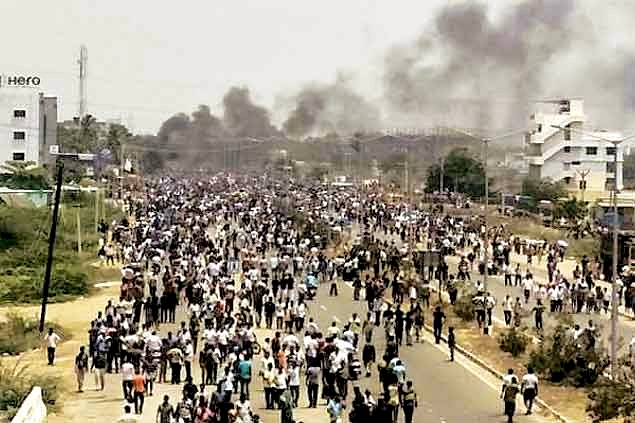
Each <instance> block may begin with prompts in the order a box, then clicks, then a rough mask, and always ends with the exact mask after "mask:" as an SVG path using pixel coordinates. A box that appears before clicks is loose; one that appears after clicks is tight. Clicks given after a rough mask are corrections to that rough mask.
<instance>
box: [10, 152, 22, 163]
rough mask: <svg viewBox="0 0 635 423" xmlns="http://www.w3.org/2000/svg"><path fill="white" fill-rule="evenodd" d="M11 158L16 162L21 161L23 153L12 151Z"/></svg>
mask: <svg viewBox="0 0 635 423" xmlns="http://www.w3.org/2000/svg"><path fill="white" fill-rule="evenodd" d="M13 160H15V161H16V162H23V161H24V153H13Z"/></svg>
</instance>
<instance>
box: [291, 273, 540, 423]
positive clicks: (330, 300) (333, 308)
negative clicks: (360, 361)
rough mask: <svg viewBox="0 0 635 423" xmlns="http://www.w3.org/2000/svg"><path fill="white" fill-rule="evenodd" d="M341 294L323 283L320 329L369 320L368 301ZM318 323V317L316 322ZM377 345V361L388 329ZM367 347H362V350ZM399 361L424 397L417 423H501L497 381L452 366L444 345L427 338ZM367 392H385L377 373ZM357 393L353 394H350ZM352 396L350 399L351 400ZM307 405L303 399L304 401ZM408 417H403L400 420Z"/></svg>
mask: <svg viewBox="0 0 635 423" xmlns="http://www.w3.org/2000/svg"><path fill="white" fill-rule="evenodd" d="M339 287H340V292H339V296H337V297H329V296H328V284H322V286H321V287H320V289H319V292H318V296H317V297H316V301H312V302H310V304H309V314H310V315H313V316H317V319H316V321H317V322H318V324H319V325H320V328H322V329H326V328H327V327H328V326H330V324H331V322H332V321H333V320H334V317H336V318H337V319H339V320H340V321H345V320H347V319H348V318H349V317H350V316H351V314H352V313H354V312H356V313H358V315H360V316H365V315H366V311H367V306H366V303H365V302H364V301H359V302H356V301H352V291H351V290H350V288H348V287H347V286H346V285H344V284H343V283H341V282H340V283H339ZM314 318H315V317H314ZM373 343H374V345H375V348H376V350H377V354H378V356H381V355H382V354H383V351H384V346H385V338H384V331H383V328H381V327H379V328H376V329H375V331H374V333H373ZM362 346H363V343H362V344H360V348H361V347H362ZM399 356H400V358H401V359H402V360H403V361H404V362H405V365H406V369H407V373H406V374H407V378H408V379H411V380H413V382H414V387H415V390H416V392H417V395H418V396H419V407H418V408H417V409H416V410H415V416H414V421H416V422H446V423H464V422H483V423H485V422H487V423H489V422H502V421H505V417H504V416H503V408H502V407H503V403H502V400H500V399H499V396H498V395H499V393H500V391H499V390H500V383H501V381H499V380H497V379H496V378H494V377H493V376H490V375H489V374H488V373H485V372H483V371H482V369H479V368H478V367H476V366H474V365H472V364H471V363H470V362H468V361H467V360H466V359H464V358H462V357H459V355H458V354H456V355H455V359H456V360H457V361H455V362H450V361H449V353H448V351H447V348H446V347H445V346H444V345H440V346H437V345H435V344H434V342H433V339H432V337H431V336H430V335H429V334H426V336H425V339H424V340H423V342H422V343H418V344H417V343H416V344H414V345H413V346H410V347H408V346H405V343H404V345H403V346H402V347H401V348H400V350H399ZM359 385H360V386H361V388H362V391H363V390H364V389H366V388H368V389H370V390H371V392H372V393H373V396H374V397H375V398H377V392H379V391H380V390H381V388H380V384H379V379H378V377H377V370H376V368H375V369H373V374H372V376H371V377H370V378H365V377H362V378H361V380H360V381H359ZM351 391H352V389H351ZM350 399H352V397H350V396H349V401H350ZM301 401H302V400H301ZM517 410H518V412H519V413H517V414H524V411H525V409H524V407H523V406H522V405H521V401H519V403H518V406H517ZM399 421H403V415H401V414H400V420H399ZM517 421H519V422H536V423H537V422H548V421H552V420H550V419H549V418H545V417H542V416H539V415H531V416H525V415H518V416H517Z"/></svg>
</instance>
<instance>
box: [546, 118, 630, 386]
mask: <svg viewBox="0 0 635 423" xmlns="http://www.w3.org/2000/svg"><path fill="white" fill-rule="evenodd" d="M551 127H552V128H556V129H559V130H561V131H572V132H577V133H579V134H582V135H587V136H590V137H592V138H595V139H598V140H600V141H604V142H608V143H611V144H612V145H613V148H614V149H615V154H614V155H613V166H615V173H614V175H613V176H614V178H613V181H614V182H613V187H612V194H613V259H612V261H613V263H612V264H613V266H612V267H613V281H612V283H611V350H610V359H611V377H612V378H613V379H615V377H616V376H617V371H618V359H617V353H618V349H619V348H618V341H619V331H618V329H619V328H618V319H619V311H618V310H619V306H620V287H619V284H618V279H619V276H620V274H619V268H618V262H619V249H618V238H619V232H620V231H619V225H620V221H619V215H618V211H619V207H618V198H617V194H618V192H619V186H618V185H617V156H618V146H619V145H620V144H622V143H623V142H624V141H626V140H629V139H631V138H635V135H631V136H628V137H623V138H620V139H608V138H604V137H601V136H598V135H597V134H594V133H589V132H586V131H581V130H579V129H573V128H565V127H563V126H560V125H551Z"/></svg>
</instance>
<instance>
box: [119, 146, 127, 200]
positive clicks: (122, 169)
mask: <svg viewBox="0 0 635 423" xmlns="http://www.w3.org/2000/svg"><path fill="white" fill-rule="evenodd" d="M120 147H121V152H120V157H119V161H120V162H121V163H120V167H119V177H120V178H121V179H120V180H121V185H119V199H120V200H121V201H123V179H124V175H125V171H126V169H125V166H126V159H125V152H126V144H125V142H124V141H123V140H121V141H120Z"/></svg>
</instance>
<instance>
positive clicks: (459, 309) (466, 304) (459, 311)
mask: <svg viewBox="0 0 635 423" xmlns="http://www.w3.org/2000/svg"><path fill="white" fill-rule="evenodd" d="M473 298H474V293H473V292H472V291H470V290H468V289H462V290H461V291H460V292H459V294H458V295H457V297H456V302H455V303H454V313H455V314H456V315H457V316H458V317H459V318H461V319H462V320H464V321H466V322H471V321H473V320H474V319H475V318H476V316H475V313H476V308H475V307H474V304H473V303H472V299H473Z"/></svg>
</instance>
